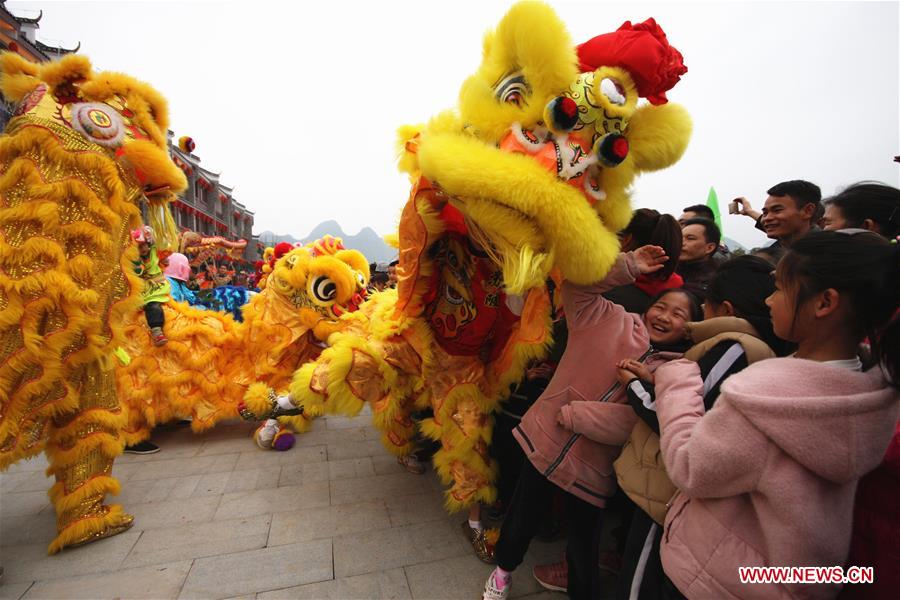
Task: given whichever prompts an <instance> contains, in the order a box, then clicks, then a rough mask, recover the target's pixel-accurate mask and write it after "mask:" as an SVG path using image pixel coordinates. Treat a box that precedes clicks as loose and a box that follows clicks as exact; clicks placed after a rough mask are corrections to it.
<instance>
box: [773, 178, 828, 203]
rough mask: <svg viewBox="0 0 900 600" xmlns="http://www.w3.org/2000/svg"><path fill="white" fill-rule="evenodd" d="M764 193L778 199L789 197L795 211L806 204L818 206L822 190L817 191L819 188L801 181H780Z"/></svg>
mask: <svg viewBox="0 0 900 600" xmlns="http://www.w3.org/2000/svg"><path fill="white" fill-rule="evenodd" d="M766 193H767V194H769V195H770V196H777V197H779V198H782V197H784V196H790V197H791V198H793V199H794V204H796V205H797V210H800V209H802V208H803V207H804V206H806V205H807V204H819V202H821V201H822V190H820V189H819V186H817V185H816V184H814V183H811V182H809V181H803V180H802V179H792V180H791V181H782V182H781V183H779V184H777V185H774V186H772V187H771V188H769V190H768V191H767V192H766Z"/></svg>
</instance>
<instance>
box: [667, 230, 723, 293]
mask: <svg viewBox="0 0 900 600" xmlns="http://www.w3.org/2000/svg"><path fill="white" fill-rule="evenodd" d="M681 238H682V245H681V255H680V256H679V257H678V268H677V269H676V271H675V272H676V273H678V274H679V275H681V278H682V279H684V288H685V289H687V290H689V291H691V292H694V293H695V294H697V295H698V296H700V297H701V298H702V297H703V296H704V295H705V293H706V286H707V285H709V282H710V281H711V280H712V278H713V276H714V275H715V274H716V262H715V261H714V260H713V258H712V257H713V255H714V254H715V253H716V250H717V249H718V248H719V241H720V240H721V238H722V234H721V233H720V232H719V228H718V227H717V226H716V224H715V223H713V222H712V221H710V220H709V219H688V220H687V221H685V222H684V224H683V226H682V228H681Z"/></svg>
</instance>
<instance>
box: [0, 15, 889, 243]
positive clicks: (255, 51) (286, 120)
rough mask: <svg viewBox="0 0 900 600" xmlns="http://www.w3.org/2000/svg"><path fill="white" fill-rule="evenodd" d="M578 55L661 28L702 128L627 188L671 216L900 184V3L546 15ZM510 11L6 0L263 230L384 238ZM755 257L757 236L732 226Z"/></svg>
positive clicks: (678, 92)
mask: <svg viewBox="0 0 900 600" xmlns="http://www.w3.org/2000/svg"><path fill="white" fill-rule="evenodd" d="M550 4H551V5H552V6H553V7H554V8H555V9H556V11H557V13H558V14H559V15H560V17H561V18H562V19H563V21H564V22H566V24H567V25H568V27H569V31H570V33H571V35H572V37H573V40H574V41H575V42H576V43H579V42H582V41H585V40H587V39H589V38H590V37H593V36H594V35H597V34H600V33H605V32H608V31H613V30H615V29H616V28H617V27H618V26H619V25H620V24H621V23H622V22H623V21H625V20H632V21H642V20H644V19H646V18H647V17H650V16H653V17H655V18H656V20H657V21H658V22H659V23H660V24H661V25H662V27H663V28H664V29H665V31H666V33H667V34H668V37H669V40H670V41H671V43H672V44H673V45H674V46H676V47H677V48H678V49H679V50H680V51H681V52H682V54H683V55H684V57H685V63H686V64H687V65H688V68H689V72H688V73H687V75H685V76H684V77H683V78H682V81H681V82H680V83H679V84H678V85H677V86H676V87H675V88H674V89H673V90H672V91H671V92H670V93H669V94H668V96H669V99H670V101H673V102H678V103H681V104H684V105H685V106H686V107H687V108H688V110H689V111H690V112H691V113H692V116H693V118H694V136H693V139H692V141H691V144H690V146H689V148H688V151H687V153H686V154H685V156H684V158H683V159H682V160H681V162H680V163H678V164H677V165H676V166H674V167H672V168H670V169H668V170H666V171H663V172H660V173H650V174H647V175H645V176H643V177H642V178H640V179H638V181H637V183H636V185H635V194H634V204H635V207H644V206H646V207H652V208H656V209H657V210H660V211H665V212H672V213H674V214H675V215H676V216H677V215H678V214H680V212H681V208H682V207H684V206H686V205H688V204H693V203H697V202H701V203H702V202H704V201H705V199H706V194H707V191H708V189H709V186H710V185H713V186H715V188H716V190H717V191H718V194H719V199H720V201H721V203H722V211H723V212H727V207H726V206H725V204H726V203H727V202H728V200H730V199H731V198H732V197H734V196H738V195H746V196H747V197H749V198H751V200H752V201H753V203H754V206H756V207H757V208H758V207H759V206H760V205H761V204H762V201H763V200H764V199H765V190H766V189H767V188H768V187H770V186H771V185H772V184H774V183H777V182H778V181H782V180H785V179H809V180H811V181H814V182H816V183H818V184H819V185H820V186H821V187H822V190H823V193H824V194H826V195H828V194H831V193H834V192H835V191H836V190H837V189H839V188H841V187H843V186H845V185H848V184H850V183H852V182H854V181H857V180H861V179H876V180H880V181H884V182H886V183H890V184H891V185H895V186H897V185H900V165H897V164H896V163H893V162H892V160H891V157H892V156H894V155H895V154H900V117H898V114H900V90H898V81H900V42H898V31H900V11H898V3H897V2H869V3H864V2H796V3H784V2H740V3H738V2H717V3H711V2H706V3H685V2H656V3H645V2H638V1H631V2H599V1H591V2H562V1H556V2H550ZM510 5H511V2H510V1H508V0H507V1H496V0H478V1H477V2H471V1H468V0H439V1H433V2H432V1H428V2H426V1H423V0H419V1H413V2H407V1H403V2H393V1H389V0H384V1H379V2H372V1H360V0H342V1H339V2H310V3H306V2H292V3H287V2H266V1H262V0H254V1H252V2H251V1H240V2H127V1H119V2H115V3H112V2H80V1H71V2H52V1H44V2H13V1H11V2H8V3H7V6H8V7H9V8H11V9H12V10H13V11H16V12H18V13H19V14H21V13H22V12H23V11H27V10H34V11H35V12H36V10H37V9H41V8H42V9H43V10H44V17H43V19H42V20H41V23H40V25H41V28H40V30H39V31H38V36H39V38H40V39H42V40H43V41H45V42H62V43H64V44H70V45H74V44H75V43H76V42H78V41H80V42H81V52H82V53H83V54H85V55H87V56H88V57H89V58H91V60H92V61H93V63H94V66H95V68H102V69H110V70H118V71H123V72H127V73H129V74H131V75H134V76H136V77H139V78H141V79H144V80H146V81H148V82H150V83H152V84H153V85H154V86H155V87H156V88H157V89H159V90H160V91H161V92H162V93H163V94H164V95H165V96H166V97H167V98H168V100H169V104H170V107H171V113H172V128H173V130H174V131H175V135H176V136H181V135H190V136H192V137H193V138H194V139H195V141H196V143H197V150H196V153H197V154H198V155H199V156H200V157H201V158H202V160H203V165H204V166H205V167H206V168H208V169H210V170H212V171H215V172H220V173H222V181H223V183H224V184H226V185H229V186H234V188H235V197H236V198H238V200H240V201H241V202H243V203H244V204H246V205H247V207H248V208H249V209H251V210H253V211H255V213H256V223H255V227H254V231H255V232H257V233H258V232H260V231H263V230H266V229H271V230H274V231H276V232H279V233H292V234H294V235H295V236H297V237H302V236H305V235H306V234H308V233H309V231H310V230H311V229H312V228H313V227H314V226H315V225H317V224H318V223H320V222H322V221H324V220H327V219H336V220H337V221H338V222H339V223H340V224H341V225H342V226H343V228H344V229H345V231H346V232H347V233H348V234H353V233H355V232H356V231H358V230H359V229H360V228H362V227H364V226H367V225H368V226H371V227H373V228H374V229H375V230H376V231H377V232H379V233H381V234H385V233H389V232H391V231H392V230H393V229H394V227H395V225H396V220H397V217H398V215H399V211H400V208H401V207H402V205H403V203H404V202H405V200H406V198H407V194H408V185H407V182H406V179H405V177H403V176H401V175H399V174H398V173H397V170H396V168H395V166H394V132H395V130H396V128H397V126H399V125H401V124H403V123H414V122H420V121H422V120H425V119H427V118H428V117H429V116H431V115H433V114H435V113H437V112H438V111H440V110H442V109H444V108H448V107H451V106H453V105H454V104H455V100H456V94H457V92H458V89H459V86H460V85H461V83H462V81H463V79H464V78H465V77H466V76H467V75H469V74H470V73H472V72H473V71H474V70H475V69H476V68H477V66H478V63H479V60H480V52H481V37H482V35H483V33H484V32H485V31H486V30H487V29H489V28H490V27H492V26H493V25H495V24H496V22H497V21H498V20H499V19H500V18H501V17H502V15H503V14H504V13H505V12H506V10H507V8H508V7H509V6H510ZM723 218H724V219H725V223H724V225H725V234H726V235H727V236H729V237H732V238H734V239H736V240H738V241H740V242H741V243H743V244H745V245H759V244H761V243H763V242H764V241H765V237H764V236H763V235H762V234H761V233H759V232H756V231H754V230H753V228H752V223H751V222H750V221H749V219H746V218H745V217H736V216H730V217H729V216H724V217H723Z"/></svg>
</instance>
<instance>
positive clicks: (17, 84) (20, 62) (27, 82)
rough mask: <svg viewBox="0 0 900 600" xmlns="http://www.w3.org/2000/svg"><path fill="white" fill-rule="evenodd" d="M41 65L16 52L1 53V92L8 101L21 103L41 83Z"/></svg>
mask: <svg viewBox="0 0 900 600" xmlns="http://www.w3.org/2000/svg"><path fill="white" fill-rule="evenodd" d="M38 71H39V67H38V66H37V65H36V64H35V63H33V62H30V61H28V60H26V59H24V58H22V57H21V56H19V55H18V54H16V53H15V52H4V53H3V54H0V93H2V94H3V97H4V98H6V99H7V100H8V101H10V102H13V103H19V102H21V101H22V98H24V97H25V96H27V95H28V94H30V93H31V92H33V91H34V89H35V88H36V87H37V86H38V85H40V83H41V80H40V79H39V78H38V76H37V75H38Z"/></svg>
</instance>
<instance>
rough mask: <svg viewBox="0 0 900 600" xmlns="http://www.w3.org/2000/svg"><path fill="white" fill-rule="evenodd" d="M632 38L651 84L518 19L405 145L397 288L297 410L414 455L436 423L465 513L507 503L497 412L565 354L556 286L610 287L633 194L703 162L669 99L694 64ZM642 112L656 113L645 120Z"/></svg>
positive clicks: (617, 50) (325, 355)
mask: <svg viewBox="0 0 900 600" xmlns="http://www.w3.org/2000/svg"><path fill="white" fill-rule="evenodd" d="M628 28H632V26H631V24H630V23H626V25H623V27H622V29H621V30H620V32H616V34H619V33H621V32H623V31H624V35H627V34H628V31H627V30H628ZM633 29H634V30H636V31H637V30H641V29H644V30H646V31H647V32H649V33H651V35H652V36H653V40H655V42H656V43H657V44H658V46H659V48H658V49H657V48H653V50H658V52H657V53H656V54H657V55H658V56H657V57H656V58H658V60H656V59H655V58H654V57H651V58H652V59H653V60H651V64H650V65H649V68H646V69H641V70H640V72H638V69H637V67H629V68H626V67H625V66H623V65H630V64H631V62H632V61H630V60H629V59H628V58H627V55H628V45H627V44H621V45H620V46H621V47H617V43H615V40H613V39H611V38H604V37H603V36H599V37H598V38H594V40H591V42H590V43H589V44H590V48H594V47H595V44H601V45H602V44H604V43H605V42H606V41H609V42H611V44H606V45H608V46H611V50H612V51H605V52H600V53H599V54H600V55H603V56H608V57H609V62H600V63H599V64H598V63H597V62H595V60H594V59H597V56H592V55H596V54H598V53H596V52H593V51H591V52H587V51H585V50H586V49H589V48H588V45H582V46H581V47H579V48H578V51H577V52H576V48H575V47H574V46H573V44H572V42H571V41H570V39H569V36H568V34H567V33H566V30H565V28H564V26H563V24H562V23H561V22H560V21H559V19H558V18H557V16H556V15H555V14H554V13H553V11H552V10H551V9H550V8H549V7H547V6H546V5H544V4H540V3H536V2H522V3H519V4H517V5H515V6H513V7H512V8H511V9H510V11H509V12H508V13H507V15H506V16H505V17H504V18H503V20H502V21H501V22H500V24H499V25H498V26H497V28H496V30H495V31H494V32H492V33H489V34H488V35H487V36H486V37H485V40H484V53H483V60H482V63H481V66H480V67H479V69H478V71H477V72H476V73H475V74H474V75H472V76H471V77H469V79H468V80H466V82H465V83H464V84H463V86H462V89H461V91H460V94H459V106H458V110H456V111H448V112H445V113H442V114H440V115H438V116H437V117H436V118H434V119H433V120H432V121H431V122H429V123H428V124H427V125H424V126H413V127H404V128H402V129H401V130H400V150H401V158H400V167H401V169H402V170H404V171H405V172H407V173H409V174H410V179H411V181H412V184H413V187H412V192H411V194H410V198H409V201H408V202H407V203H406V206H405V207H404V209H403V213H402V216H401V220H400V226H399V235H398V240H399V250H400V264H399V268H398V273H399V285H398V287H397V289H396V290H390V291H385V292H381V293H377V294H374V295H373V296H372V297H371V299H370V300H369V301H368V302H366V303H365V304H364V305H363V308H362V310H360V311H359V312H356V313H354V314H352V315H349V316H348V317H347V320H348V321H350V323H349V324H348V326H347V329H346V330H344V331H343V332H341V333H337V334H335V335H333V336H331V338H330V339H329V343H330V347H329V348H328V349H326V350H325V351H323V352H322V354H321V356H320V357H319V358H318V359H317V360H316V361H315V362H313V363H307V364H306V365H304V366H303V367H302V368H301V369H300V370H299V371H298V372H297V374H296V375H295V377H294V380H293V383H292V384H291V387H290V397H289V398H288V400H289V401H290V402H291V403H292V404H293V405H296V406H298V407H302V408H303V410H304V411H305V414H306V415H307V416H312V415H319V414H322V413H325V412H339V413H346V414H355V413H357V412H358V411H359V410H360V409H361V407H362V406H363V403H364V402H369V403H370V404H371V406H372V410H373V420H374V423H375V425H376V426H377V427H378V428H379V429H380V430H381V431H382V433H383V435H382V441H383V443H384V445H385V446H386V447H387V448H388V450H390V451H391V452H393V453H395V454H398V455H402V454H405V453H408V452H410V451H411V450H412V448H411V444H410V439H411V437H412V436H413V433H414V424H413V422H412V420H411V419H410V414H411V412H412V411H413V410H416V409H423V408H427V407H430V408H431V409H432V410H433V412H434V417H433V418H429V419H426V420H425V421H423V422H422V423H421V425H420V427H421V430H422V431H423V432H424V433H425V434H426V435H428V436H430V437H431V438H433V439H435V440H440V442H441V449H440V450H439V451H438V452H437V454H436V455H435V457H434V463H435V466H436V469H437V471H438V473H439V475H440V477H441V479H442V480H443V481H444V483H445V484H449V485H451V487H450V489H449V490H448V493H447V497H446V500H447V507H448V509H450V510H458V509H461V508H465V507H468V506H470V505H472V504H473V503H475V502H479V501H480V502H487V503H490V502H492V501H493V500H494V499H495V495H496V492H495V489H494V488H493V485H492V481H493V479H494V476H495V466H494V464H493V463H492V461H491V458H490V456H489V454H488V446H489V444H490V441H491V431H492V425H493V424H492V417H491V413H492V412H493V411H494V410H496V409H497V407H498V403H499V402H500V401H501V400H502V399H503V398H505V397H506V395H507V394H508V390H509V386H510V384H512V383H514V382H516V381H518V380H520V379H521V377H522V375H523V371H524V368H525V365H526V363H527V362H528V361H529V360H530V359H533V358H536V357H539V356H542V355H543V354H544V352H545V349H546V347H547V345H548V344H549V343H550V341H551V340H550V319H549V312H550V302H549V299H548V294H547V289H546V286H545V281H546V280H547V278H548V277H550V275H551V273H552V274H554V275H555V276H561V277H563V278H566V279H568V280H571V281H573V282H574V283H577V284H589V283H592V282H596V281H599V280H601V279H602V278H603V277H604V275H605V274H606V273H607V271H608V269H609V268H610V266H611V265H612V264H613V261H614V260H615V258H616V254H617V253H618V250H619V243H618V239H617V237H616V232H617V231H619V230H620V229H622V228H623V227H624V226H625V225H626V224H627V223H628V222H629V220H630V218H631V207H630V200H629V188H630V186H631V184H632V182H633V181H634V178H635V177H636V175H638V174H639V173H640V172H642V171H652V170H656V169H661V168H664V167H667V166H669V165H671V164H673V163H675V162H676V161H677V160H678V159H679V158H680V156H681V155H682V153H683V152H684V150H685V148H686V146H687V142H688V139H689V137H690V130H691V123H690V118H689V117H688V115H687V113H686V111H685V110H684V109H682V108H680V107H678V106H673V105H669V104H665V102H666V99H665V93H664V92H665V90H667V89H669V88H671V87H672V85H674V83H675V82H677V81H678V76H679V75H680V74H682V73H684V71H685V70H684V69H683V66H679V65H680V54H677V51H674V49H671V48H670V47H669V46H668V43H667V42H666V41H665V35H664V34H662V31H661V30H660V29H659V28H658V27H657V26H656V24H655V22H653V21H652V19H651V20H648V21H647V22H645V23H641V24H638V25H635V26H633ZM666 49H669V50H671V51H672V52H674V54H673V53H672V52H667V51H666ZM607 50H609V49H607ZM618 54H622V55H624V56H626V58H622V57H618ZM675 55H677V59H678V60H677V61H674V60H672V64H667V62H668V61H669V60H670V59H674V58H675ZM599 60H605V59H599ZM590 63H593V64H590ZM579 67H580V68H579ZM639 96H643V97H646V98H648V99H649V100H650V101H651V103H652V104H651V105H643V106H638V104H637V103H638V97H639ZM598 343H604V342H603V340H598ZM586 368H589V366H586ZM283 404H284V399H280V400H279V405H283ZM247 409H248V411H249V412H251V413H253V414H255V415H266V414H269V412H270V410H271V403H270V402H267V401H266V400H265V398H264V397H261V396H260V397H257V398H256V399H255V400H254V401H253V402H248V405H247Z"/></svg>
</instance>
